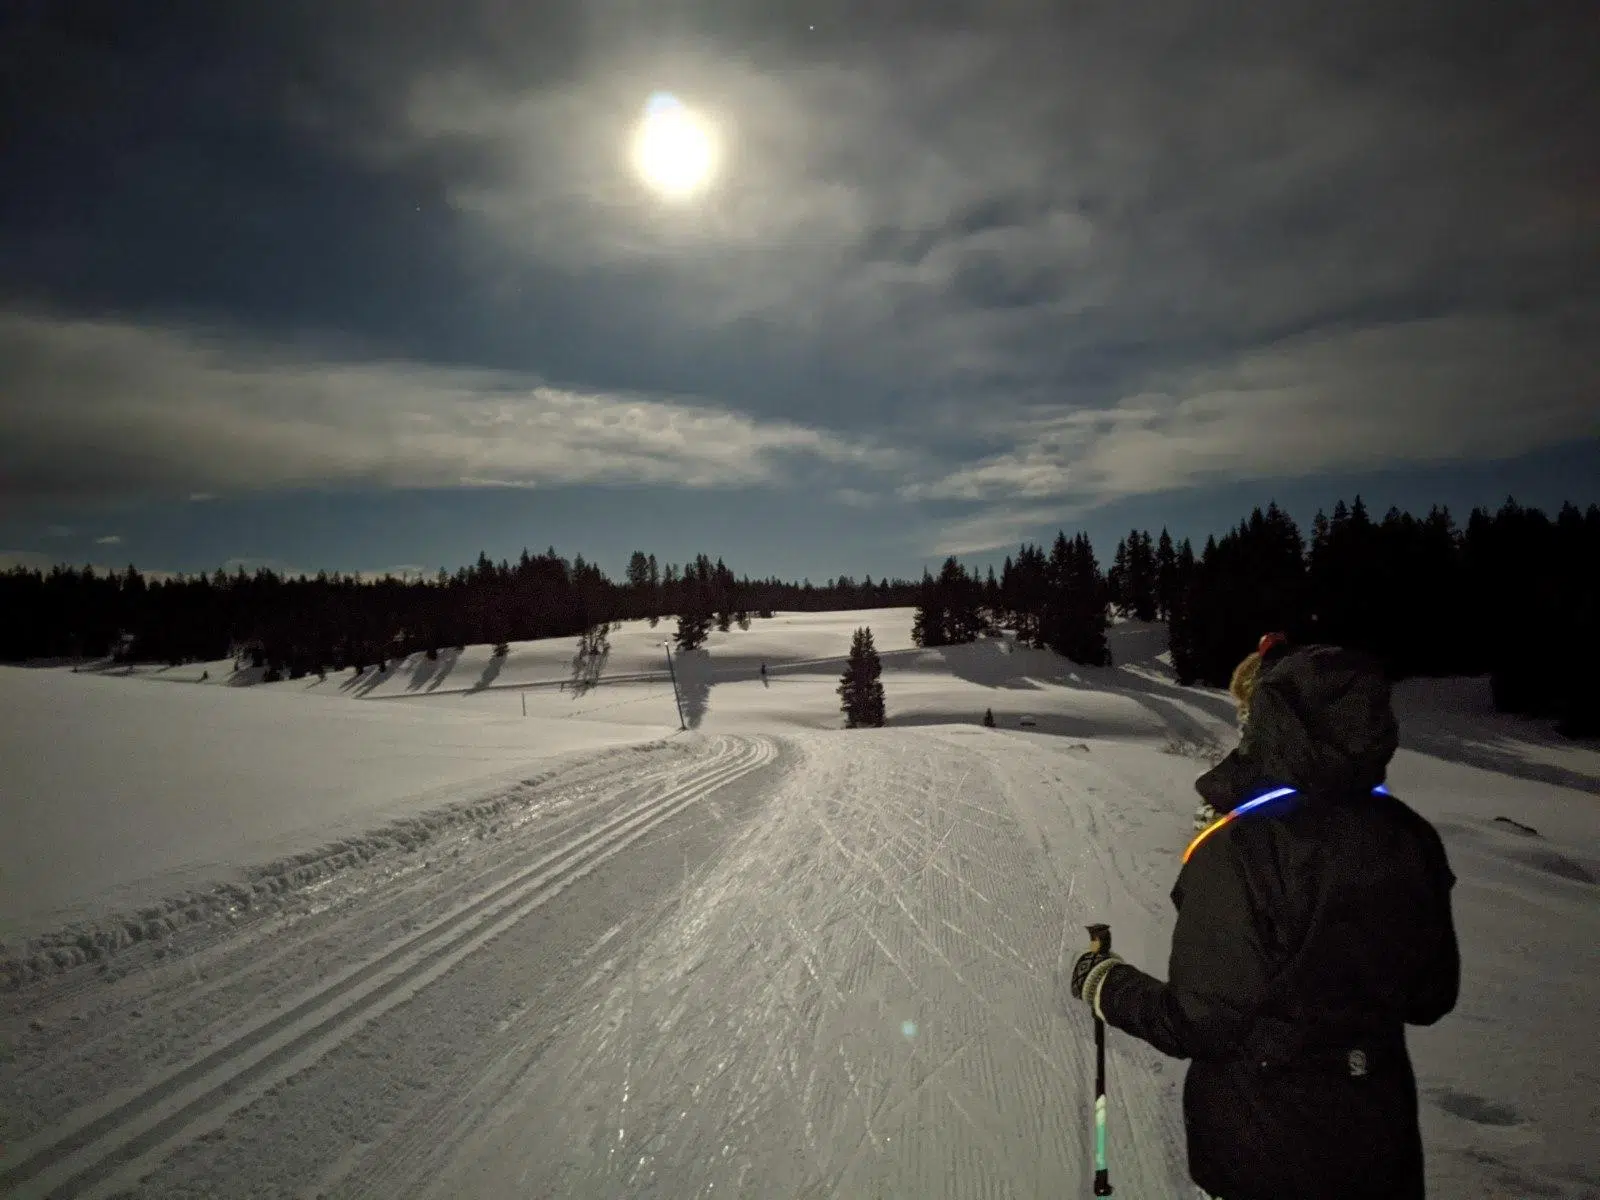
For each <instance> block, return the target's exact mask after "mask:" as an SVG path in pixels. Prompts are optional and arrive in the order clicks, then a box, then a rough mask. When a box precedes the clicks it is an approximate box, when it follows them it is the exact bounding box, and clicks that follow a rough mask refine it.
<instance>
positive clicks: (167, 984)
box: [0, 737, 780, 1200]
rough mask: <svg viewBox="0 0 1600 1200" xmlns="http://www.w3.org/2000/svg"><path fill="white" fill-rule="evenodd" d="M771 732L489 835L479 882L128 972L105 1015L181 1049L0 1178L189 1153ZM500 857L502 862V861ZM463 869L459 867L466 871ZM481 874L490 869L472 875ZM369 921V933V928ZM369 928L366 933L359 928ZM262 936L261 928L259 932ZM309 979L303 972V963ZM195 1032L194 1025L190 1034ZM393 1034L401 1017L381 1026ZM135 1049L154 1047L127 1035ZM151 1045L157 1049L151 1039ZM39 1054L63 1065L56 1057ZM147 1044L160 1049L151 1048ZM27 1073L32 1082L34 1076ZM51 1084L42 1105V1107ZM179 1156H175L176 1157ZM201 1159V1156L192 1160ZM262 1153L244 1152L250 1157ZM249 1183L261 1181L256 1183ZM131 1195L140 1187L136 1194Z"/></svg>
mask: <svg viewBox="0 0 1600 1200" xmlns="http://www.w3.org/2000/svg"><path fill="white" fill-rule="evenodd" d="M779 749H780V748H779V746H778V744H777V743H776V742H775V741H774V740H773V739H770V738H764V737H753V738H736V737H719V738H713V739H709V740H708V745H707V746H706V748H705V751H704V752H703V753H701V754H698V755H696V756H694V758H693V760H692V761H691V762H690V763H689V764H688V766H687V768H685V767H684V766H683V765H681V764H673V765H672V766H669V767H667V768H665V769H656V770H653V771H649V772H646V773H644V774H643V775H642V776H640V775H630V776H628V777H625V778H622V779H619V780H614V781H613V783H612V785H611V788H610V795H609V796H607V797H604V799H607V800H609V801H610V803H603V804H600V805H598V806H587V805H586V806H583V807H584V809H585V810H586V813H587V818H588V819H584V814H583V813H580V814H578V816H577V819H576V820H569V821H567V822H560V821H558V822H556V827H555V828H553V829H552V828H549V827H547V826H546V825H545V824H544V823H531V824H530V826H529V829H528V831H527V840H526V841H525V842H522V843H519V842H517V841H516V840H513V841H512V842H511V843H510V844H509V845H500V846H495V847H491V848H490V850H489V851H488V853H487V854H486V856H485V857H488V858H489V859H490V860H491V862H490V864H489V865H487V866H485V867H484V869H483V870H482V872H481V874H479V875H478V877H477V878H478V882H479V883H480V886H479V887H477V888H476V889H467V890H465V892H464V891H463V889H462V888H461V887H459V886H458V885H459V883H460V882H461V877H455V876H451V877H446V878H443V879H440V877H438V876H435V877H434V878H435V884H434V886H433V888H431V889H430V888H426V887H424V888H422V889H420V890H421V891H423V892H424V893H426V894H425V895H423V896H421V897H419V896H416V895H412V894H411V892H412V891H413V889H411V888H405V887H401V888H396V889H394V894H387V893H385V892H382V891H380V893H379V895H378V896H377V897H376V900H375V906H376V910H375V911H374V910H373V909H370V908H364V907H362V906H360V905H359V904H357V905H356V907H355V909H354V911H353V913H352V920H353V921H354V922H355V923H356V925H357V926H358V928H357V929H356V930H354V931H352V930H350V929H343V930H340V929H339V928H338V926H339V925H340V922H339V921H337V920H335V921H334V922H333V923H332V927H331V928H323V929H320V930H318V929H316V928H313V927H314V926H315V922H314V921H307V922H304V923H303V924H304V925H305V926H307V928H304V929H302V928H300V925H301V923H298V922H297V923H296V924H295V925H291V926H290V927H289V929H287V930H285V931H284V932H283V933H282V934H280V936H279V939H278V942H279V944H278V945H276V946H274V947H271V948H269V949H267V950H265V951H264V952H260V953H259V956H258V957H256V958H255V961H254V962H251V961H249V960H248V959H247V960H245V961H242V962H233V963H225V964H223V965H222V966H221V968H220V970H221V978H220V979H214V980H211V981H208V982H209V984H210V986H209V987H207V988H205V989H196V992H197V993H199V994H190V995H186V994H185V993H186V989H185V988H184V987H183V982H184V981H183V980H182V979H181V978H180V979H178V980H166V981H164V983H163V982H161V981H157V982H156V983H155V984H154V985H153V986H152V988H151V990H150V992H149V994H148V995H147V996H145V997H143V998H141V997H140V995H139V993H138V990H137V983H134V984H131V985H130V986H129V987H126V988H123V989H122V990H123V995H122V999H121V1003H122V1007H123V1009H124V1012H123V1013H122V1014H118V1013H114V1012H113V1013H107V1014H105V1017H104V1018H103V1019H106V1020H115V1019H116V1018H117V1017H118V1016H119V1015H120V1016H122V1017H123V1019H124V1022H125V1021H126V1020H127V1019H130V1018H131V1019H132V1020H141V1021H142V1020H143V1018H144V1017H145V1016H146V1015H147V1014H146V1012H145V1011H144V1010H145V1009H146V1008H149V1009H151V1010H152V1011H151V1013H150V1014H148V1015H152V1016H155V1017H157V1018H160V1019H164V1020H165V1021H166V1022H168V1023H169V1024H167V1025H166V1026H165V1028H170V1029H172V1030H174V1031H176V1036H177V1038H178V1040H181V1041H186V1042H187V1043H188V1047H187V1050H186V1052H184V1053H181V1054H179V1055H170V1054H168V1055H166V1056H165V1057H166V1058H167V1065H164V1066H162V1067H161V1068H159V1069H157V1070H155V1071H153V1072H151V1073H150V1074H148V1075H147V1076H146V1077H144V1078H142V1079H140V1080H139V1081H138V1082H136V1083H132V1084H129V1085H127V1086H123V1087H120V1088H116V1089H114V1090H110V1091H106V1090H103V1089H101V1090H99V1094H100V1095H101V1096H102V1097H103V1098H101V1099H98V1100H95V1101H92V1102H90V1103H87V1104H83V1105H81V1106H79V1107H75V1108H74V1109H73V1110H72V1111H70V1112H69V1113H67V1114H66V1115H64V1116H62V1117H60V1119H57V1120H54V1121H53V1122H52V1123H51V1124H49V1126H48V1127H47V1128H44V1129H41V1130H39V1131H38V1132H36V1133H33V1134H32V1135H31V1136H27V1137H25V1138H24V1139H23V1140H20V1141H17V1142H13V1143H12V1144H10V1145H8V1146H7V1147H6V1156H5V1159H4V1160H3V1163H4V1165H3V1168H0V1191H3V1192H4V1193H5V1194H7V1195H15V1196H18V1197H35V1196H38V1197H50V1198H52V1200H53V1198H56V1197H106V1196H111V1195H122V1194H128V1193H129V1192H130V1190H131V1189H135V1188H137V1187H138V1186H139V1185H140V1184H141V1182H142V1181H144V1180H146V1179H147V1177H150V1176H151V1174H152V1172H158V1173H159V1171H160V1169H161V1168H162V1167H163V1165H164V1161H165V1160H168V1159H169V1156H173V1155H174V1154H175V1152H178V1151H180V1150H183V1149H188V1150H190V1151H192V1150H193V1148H194V1146H195V1144H196V1143H197V1141H198V1140H200V1139H207V1138H213V1137H218V1136H221V1134H222V1132H223V1131H224V1130H225V1128H226V1127H227V1124H228V1122H229V1120H230V1118H233V1117H234V1116H235V1115H236V1114H239V1113H240V1112H241V1111H242V1110H245V1109H246V1108H247V1107H249V1106H250V1105H252V1103H253V1102H255V1101H257V1100H258V1099H259V1098H261V1097H263V1096H264V1095H267V1094H268V1093H269V1092H272V1091H274V1090H276V1089H279V1088H281V1087H282V1086H283V1085H284V1084H285V1083H286V1082H287V1081H291V1080H294V1079H295V1077H297V1076H303V1075H304V1073H307V1072H311V1071H313V1069H314V1068H315V1067H317V1066H318V1065H319V1064H321V1063H322V1062H324V1060H326V1059H328V1058H329V1057H330V1056H331V1055H333V1054H334V1053H335V1052H336V1051H338V1050H339V1049H340V1048H341V1047H343V1046H344V1045H345V1044H346V1043H348V1042H350V1041H352V1040H353V1039H355V1038H356V1037H357V1036H358V1035H360V1034H362V1033H363V1032H364V1031H365V1030H366V1029H367V1028H368V1027H369V1026H371V1025H372V1024H373V1023H379V1022H384V1021H385V1019H386V1018H388V1023H389V1024H391V1025H392V1024H394V1023H395V1022H396V1021H397V1020H398V1018H397V1017H396V1016H395V1015H394V1014H395V1012H396V1010H400V1009H402V1007H403V1006H404V1005H406V1003H407V1002H408V1001H410V1000H413V999H414V998H415V997H417V996H418V995H419V994H422V993H424V992H426V991H427V990H428V989H429V988H430V987H431V986H433V985H436V984H438V983H440V981H441V980H444V979H445V978H446V977H447V976H448V975H449V974H450V973H451V972H452V971H454V970H456V969H458V968H460V967H461V966H462V965H463V964H465V963H469V962H471V961H472V960H473V959H474V958H482V957H483V951H484V950H485V949H486V948H487V947H489V946H490V945H491V943H492V942H494V941H495V939H497V938H500V937H503V936H504V935H505V934H507V933H508V932H510V931H512V930H513V929H515V928H517V927H518V926H522V925H526V924H527V923H528V921H529V918H530V917H532V916H534V915H535V914H536V913H538V912H539V911H540V910H541V909H543V908H544V907H545V906H546V905H547V904H548V902H549V901H551V900H552V899H553V898H555V897H556V896H558V895H560V894H561V893H562V892H563V891H565V890H566V889H567V888H569V887H571V886H572V885H573V884H575V883H577V882H578V881H579V880H582V879H584V878H585V877H586V876H588V875H590V874H591V873H592V872H595V871H596V870H598V869H600V868H602V867H603V866H604V865H605V864H607V862H608V861H609V860H611V859H612V858H614V857H616V856H617V855H619V854H621V853H622V852H623V851H625V850H628V849H630V848H635V849H637V848H638V847H639V846H640V845H641V844H642V843H643V841H644V839H646V838H647V837H648V835H650V834H651V833H652V832H653V831H656V830H658V829H659V828H660V827H662V826H663V825H666V824H668V823H670V822H672V821H673V819H674V818H676V817H679V816H680V815H681V814H684V813H685V812H686V811H688V810H690V809H691V808H692V807H694V806H697V805H701V804H703V803H705V802H707V801H709V800H710V798H711V797H712V796H713V794H714V793H716V792H718V791H719V790H722V789H726V788H729V787H730V786H731V785H734V784H737V783H738V782H739V781H741V780H743V779H745V778H746V777H748V776H751V775H753V774H755V773H757V772H759V771H761V769H762V768H764V767H766V766H768V765H770V764H771V763H773V761H774V760H775V759H776V758H777V756H778V755H779ZM508 859H509V866H508ZM463 876H464V878H465V879H466V880H468V881H471V880H473V878H474V873H473V872H472V870H470V869H468V870H466V871H465V872H463ZM486 877H494V878H493V881H492V882H484V880H485V878H486ZM374 931H376V932H378V934H379V935H380V936H378V937H377V938H376V939H374V938H373V937H372V936H371V935H372V933H373V932H374ZM352 932H354V933H356V934H357V935H358V940H361V941H363V942H364V943H365V944H367V945H368V947H369V949H368V952H367V953H365V954H364V955H360V956H357V957H356V958H355V959H354V961H342V962H338V963H337V965H336V966H331V965H330V959H332V960H337V959H338V957H339V952H338V949H337V942H338V940H339V937H340V934H341V933H343V934H350V933H352ZM362 934H364V935H366V936H365V937H364V938H362V937H360V935H362ZM268 940H270V939H268ZM289 961H298V963H299V966H300V970H298V971H294V972H292V973H289V976H288V977H289V978H291V979H293V980H294V981H295V985H294V988H293V989H290V990H287V991H285V989H284V988H283V987H282V981H283V978H284V976H285V967H286V966H287V965H288V962H289ZM308 969H309V970H310V971H314V972H315V973H316V974H317V976H318V978H317V979H316V982H314V983H312V984H311V985H310V986H305V985H304V973H303V972H305V971H306V970H308ZM254 990H259V991H264V992H267V993H269V994H270V995H271V999H270V1000H268V1001H267V1002H264V1003H261V1002H258V1003H253V1004H252V1003H251V1002H250V1001H249V1000H248V999H242V1002H241V1003H240V1004H239V1006H238V1007H236V1008H233V1009H232V1011H231V1012H230V1014H229V1019H228V1020H227V1021H226V1022H225V1023H222V1024H219V1023H217V1022H215V1021H212V1020H206V1019H201V1020H195V1019H193V1017H192V1015H191V1014H189V1013H188V1012H187V1011H186V1009H187V1006H188V1005H189V1004H192V1003H195V1002H196V1001H199V1002H201V1003H203V1002H204V1001H205V1000H207V999H214V998H215V996H216V994H217V993H219V992H231V993H233V994H234V995H235V996H238V997H241V998H247V997H249V996H250V994H251V993H252V991H254ZM151 1027H152V1026H151V1024H150V1023H144V1024H143V1025H141V1026H139V1027H136V1028H135V1029H132V1030H130V1029H128V1028H127V1026H126V1024H125V1023H124V1024H121V1025H119V1032H120V1033H121V1034H122V1035H123V1039H122V1040H123V1042H124V1044H130V1043H131V1046H130V1048H132V1047H135V1046H139V1044H140V1043H141V1042H144V1043H148V1042H149V1041H150V1040H151V1039H150V1037H149V1036H146V1037H144V1038H142V1039H141V1038H140V1036H139V1033H138V1029H139V1028H143V1029H150V1028H151ZM196 1031H199V1032H196ZM390 1036H392V1037H398V1038H400V1039H402V1040H404V1039H406V1038H408V1036H409V1033H408V1031H407V1030H405V1029H404V1028H401V1029H399V1030H396V1031H394V1032H393V1033H391V1035H390ZM82 1040H83V1042H84V1043H86V1045H85V1046H81V1047H80V1048H79V1049H80V1054H79V1056H78V1059H77V1062H78V1069H79V1070H80V1071H83V1072H84V1073H85V1074H87V1075H92V1073H93V1071H94V1070H95V1069H97V1064H98V1063H99V1062H102V1061H104V1056H105V1055H106V1054H107V1052H108V1051H111V1052H114V1047H116V1046H117V1045H118V1039H117V1038H116V1036H114V1035H96V1034H91V1035H90V1036H89V1037H86V1038H84V1039H82ZM140 1048H141V1049H143V1051H144V1052H143V1053H142V1054H141V1053H139V1052H138V1051H137V1050H135V1052H134V1053H133V1054H132V1056H131V1057H133V1058H134V1060H135V1061H138V1060H139V1059H145V1060H146V1061H148V1060H149V1059H151V1058H154V1057H157V1054H153V1053H151V1051H150V1050H149V1049H148V1048H144V1047H140ZM162 1049H168V1048H166V1047H163V1048H162ZM39 1053H41V1054H49V1055H50V1057H52V1058H55V1059H56V1062H55V1064H54V1067H55V1068H56V1069H59V1068H60V1066H61V1065H62V1063H61V1057H62V1056H61V1054H60V1052H57V1053H56V1054H50V1051H49V1048H48V1047H43V1048H40V1049H39ZM157 1053H159V1052H157ZM35 1082H37V1080H35ZM54 1082H57V1086H58V1087H60V1088H62V1091H61V1093H60V1094H63V1095H73V1094H77V1095H78V1096H79V1097H82V1096H83V1095H85V1094H93V1091H94V1085H93V1083H92V1081H85V1080H84V1079H83V1078H80V1079H79V1080H78V1081H77V1082H78V1087H77V1088H76V1090H75V1091H74V1089H73V1087H72V1085H71V1083H70V1082H67V1083H65V1084H62V1083H60V1082H59V1081H54ZM27 1085H28V1081H27V1080H25V1079H22V1078H21V1077H20V1076H19V1077H18V1078H16V1079H12V1080H8V1081H7V1086H6V1092H7V1094H8V1096H9V1097H12V1098H13V1099H14V1098H15V1096H16V1094H17V1093H18V1092H19V1091H25V1089H26V1087H27ZM48 1099H49V1097H48V1094H47V1095H46V1096H45V1097H44V1104H46V1105H47V1104H48ZM178 1157H179V1158H181V1157H182V1156H181V1155H179V1156H178ZM202 1165H203V1164H202ZM261 1166H262V1163H260V1162H257V1163H255V1164H254V1168H255V1169H256V1170H260V1169H261ZM224 1177H225V1176H222V1175H212V1176H211V1177H210V1179H209V1183H207V1184H205V1185H204V1186H201V1187H200V1188H198V1189H197V1191H198V1192H199V1193H200V1194H205V1193H207V1192H208V1191H209V1192H214V1191H215V1189H216V1187H217V1186H218V1179H220V1178H224ZM172 1183H173V1186H168V1185H167V1184H165V1183H162V1182H159V1178H156V1179H152V1180H151V1182H150V1184H149V1186H150V1188H151V1190H150V1192H149V1193H148V1194H150V1195H176V1194H183V1193H185V1192H187V1190H188V1189H187V1187H186V1186H181V1185H179V1184H178V1183H177V1181H172ZM258 1190H259V1189H258ZM141 1194H142V1193H141Z"/></svg>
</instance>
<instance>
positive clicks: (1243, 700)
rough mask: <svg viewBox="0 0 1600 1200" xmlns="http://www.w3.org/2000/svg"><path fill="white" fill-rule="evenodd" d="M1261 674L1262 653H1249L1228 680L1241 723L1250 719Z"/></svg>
mask: <svg viewBox="0 0 1600 1200" xmlns="http://www.w3.org/2000/svg"><path fill="white" fill-rule="evenodd" d="M1260 674H1261V655H1260V653H1259V652H1258V653H1252V654H1247V655H1245V656H1244V658H1243V659H1242V660H1241V661H1240V663H1239V665H1238V666H1237V667H1235V668H1234V669H1233V678H1232V679H1231V680H1229V681H1228V691H1229V692H1230V693H1232V695H1233V702H1234V704H1235V705H1237V706H1238V709H1239V723H1240V724H1241V725H1242V724H1244V723H1245V722H1246V721H1248V720H1249V719H1250V701H1251V700H1252V699H1254V698H1255V694H1256V679H1257V678H1258V677H1259V676H1260Z"/></svg>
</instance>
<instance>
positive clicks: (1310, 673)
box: [1247, 646, 1400, 793]
mask: <svg viewBox="0 0 1600 1200" xmlns="http://www.w3.org/2000/svg"><path fill="white" fill-rule="evenodd" d="M1247 740H1248V741H1249V742H1250V753H1251V755H1252V757H1254V758H1256V759H1257V761H1258V763H1259V765H1260V769H1261V772H1262V774H1263V775H1265V776H1266V777H1268V778H1269V779H1272V780H1274V781H1277V782H1281V783H1285V784H1288V785H1290V786H1292V787H1295V788H1298V789H1300V790H1301V791H1302V792H1307V793H1318V792H1322V793H1326V792H1347V791H1363V792H1364V791H1369V790H1371V789H1372V788H1373V787H1375V786H1377V785H1378V784H1380V783H1382V782H1383V779H1384V772H1385V770H1386V768H1387V767H1388V765H1389V760H1390V759H1392V758H1393V757H1394V752H1395V750H1396V749H1397V748H1398V747H1399V744H1400V727H1399V725H1398V724H1397V723H1396V721H1395V717H1394V709H1393V707H1392V706H1391V704H1390V688H1389V681H1388V680H1387V679H1385V678H1384V675H1383V671H1382V669H1381V668H1380V667H1379V665H1378V663H1377V661H1376V660H1375V659H1373V658H1371V657H1370V656H1368V655H1365V654H1362V653H1360V652H1359V651H1355V650H1346V649H1344V648H1342V647H1339V646H1305V647H1302V648H1300V649H1297V650H1294V651H1291V652H1290V653H1288V654H1285V655H1283V656H1282V657H1281V658H1279V659H1277V660H1276V661H1273V662H1270V663H1268V664H1267V665H1266V666H1264V667H1263V668H1262V670H1261V676H1260V678H1259V679H1258V680H1257V682H1256V691H1255V697H1254V699H1253V700H1252V702H1251V706H1250V730H1249V735H1248V739H1247Z"/></svg>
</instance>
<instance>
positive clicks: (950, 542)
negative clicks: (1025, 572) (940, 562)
mask: <svg viewBox="0 0 1600 1200" xmlns="http://www.w3.org/2000/svg"><path fill="white" fill-rule="evenodd" d="M1085 511H1087V510H1086V509H1085V508H1083V507H1082V506H1077V505H1071V504H1053V505H1038V506H1035V507H1031V508H1005V507H993V508H989V509H986V510H984V511H981V512H976V513H973V514H971V515H969V516H966V517H962V518H959V519H957V520H953V521H949V522H946V523H945V524H943V525H941V526H940V527H939V528H938V529H937V530H935V531H934V533H933V534H932V536H931V537H930V538H929V539H928V541H927V542H926V543H925V551H924V552H925V553H930V554H938V555H951V554H956V555H960V554H976V553H978V552H979V551H982V550H995V549H998V548H1000V547H1002V546H1006V547H1015V546H1017V545H1019V544H1020V543H1022V542H1023V541H1026V540H1028V539H1029V538H1031V537H1037V536H1042V535H1040V534H1039V532H1038V531H1039V530H1042V529H1046V528H1051V527H1056V526H1060V525H1064V524H1066V523H1068V522H1071V521H1073V520H1075V519H1077V518H1078V517H1079V516H1081V515H1083V513H1084V512H1085Z"/></svg>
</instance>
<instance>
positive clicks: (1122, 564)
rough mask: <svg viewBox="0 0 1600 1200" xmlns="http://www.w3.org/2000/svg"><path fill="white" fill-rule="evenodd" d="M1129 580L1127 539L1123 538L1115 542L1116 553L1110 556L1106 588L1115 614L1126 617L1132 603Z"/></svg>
mask: <svg viewBox="0 0 1600 1200" xmlns="http://www.w3.org/2000/svg"><path fill="white" fill-rule="evenodd" d="M1130 583H1131V580H1130V579H1129V577H1128V539H1127V538H1123V539H1122V540H1121V541H1120V542H1118V543H1117V549H1116V553H1115V554H1114V555H1113V556H1112V560H1111V570H1109V571H1107V572H1106V590H1107V591H1108V592H1109V593H1110V594H1111V605H1112V607H1113V608H1115V609H1116V612H1117V616H1119V617H1123V618H1126V617H1127V615H1128V613H1129V611H1130V610H1131V609H1132V607H1133V604H1132V600H1131V598H1130V597H1131V595H1132V593H1131V591H1130V590H1129V589H1130Z"/></svg>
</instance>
